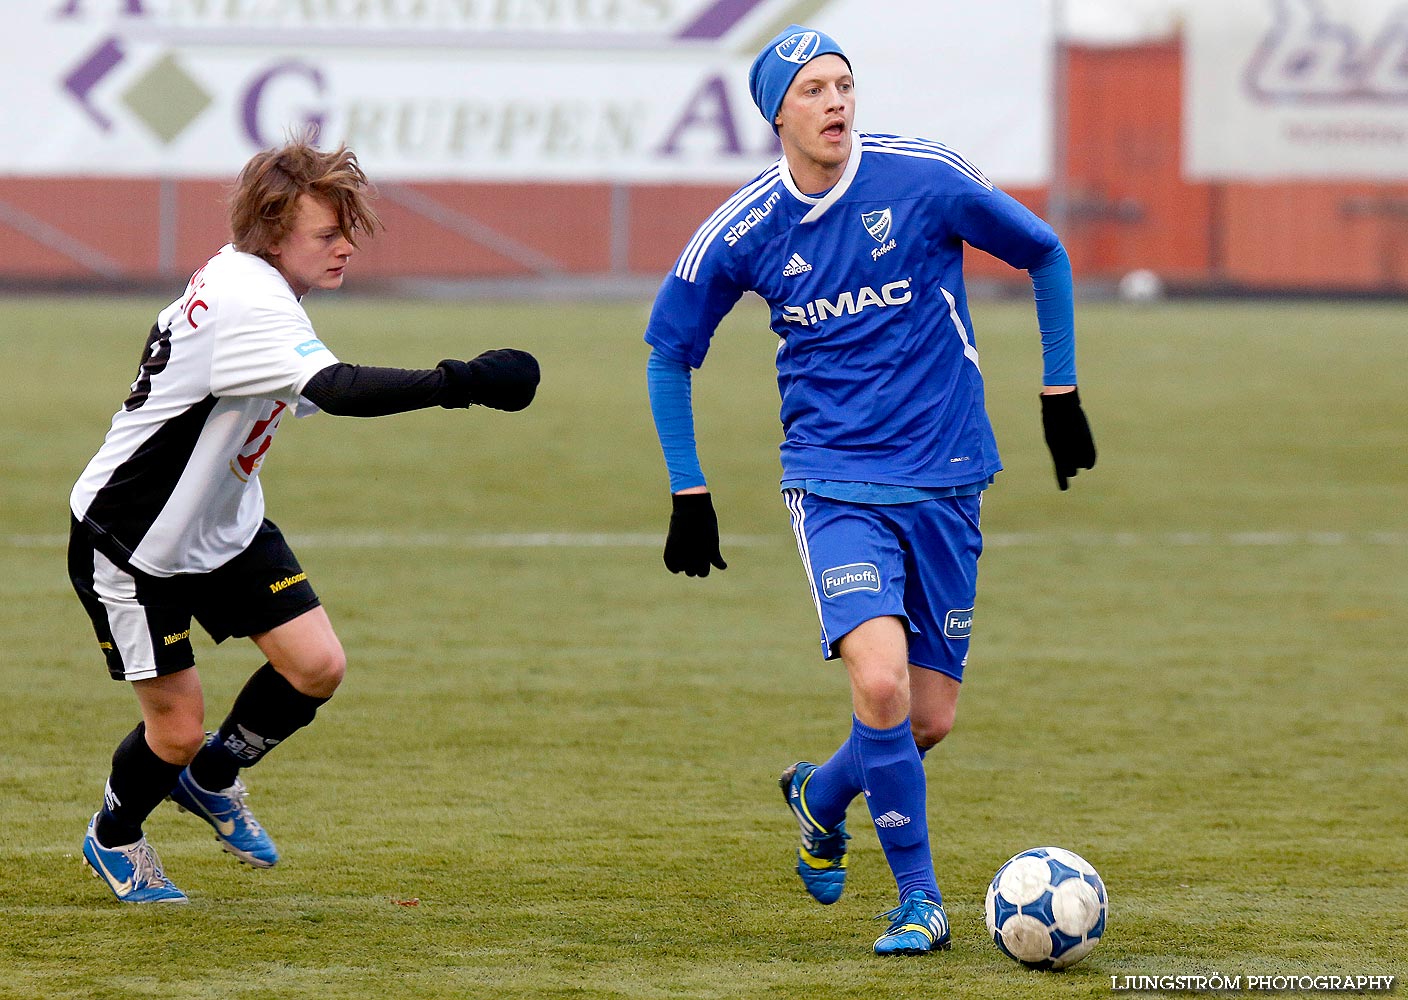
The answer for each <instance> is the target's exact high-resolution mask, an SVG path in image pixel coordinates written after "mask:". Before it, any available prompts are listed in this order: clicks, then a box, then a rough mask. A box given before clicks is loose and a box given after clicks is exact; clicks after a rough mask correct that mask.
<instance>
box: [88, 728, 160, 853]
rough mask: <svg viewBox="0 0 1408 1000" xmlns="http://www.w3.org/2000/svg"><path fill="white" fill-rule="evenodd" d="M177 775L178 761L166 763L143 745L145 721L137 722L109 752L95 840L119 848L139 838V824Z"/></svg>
mask: <svg viewBox="0 0 1408 1000" xmlns="http://www.w3.org/2000/svg"><path fill="white" fill-rule="evenodd" d="M180 774H181V765H180V764H168V763H167V762H166V761H164V760H162V759H161V758H160V757H158V756H157V755H156V753H155V752H154V751H153V750H152V748H151V747H149V746H147V724H146V723H145V722H139V723H137V728H136V729H134V730H132V731H131V732H130V733H128V734H127V736H126V738H124V739H123V741H122V742H121V743H119V744H118V745H117V749H116V750H114V751H113V754H112V773H111V774H110V775H109V776H108V786H107V788H105V789H104V790H103V811H102V812H100V813H99V814H98V822H97V829H96V832H97V835H98V843H100V844H102V845H103V846H104V847H122V846H124V845H126V844H133V843H136V842H137V841H138V840H141V839H142V823H143V822H145V820H146V818H147V817H148V816H150V815H151V814H152V810H153V809H155V808H156V807H157V806H158V805H160V804H161V800H162V799H164V798H166V796H167V794H168V793H169V792H170V791H171V789H172V788H174V787H175V786H176V778H177V777H178V776H179V775H180Z"/></svg>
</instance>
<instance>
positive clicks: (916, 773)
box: [849, 719, 940, 900]
mask: <svg viewBox="0 0 1408 1000" xmlns="http://www.w3.org/2000/svg"><path fill="white" fill-rule="evenodd" d="M849 742H850V744H851V747H852V749H853V750H854V751H855V756H856V760H857V762H858V765H859V770H860V773H861V778H862V780H863V781H864V783H865V785H864V789H863V790H864V791H865V799H866V805H868V806H869V807H870V815H871V818H872V819H874V820H875V834H876V836H877V837H879V838H880V846H881V847H882V848H884V850H885V860H886V861H888V862H889V863H890V871H892V872H893V873H894V876H895V884H896V885H897V886H898V887H899V891H900V899H901V900H903V899H904V898H905V897H906V896H908V895H909V894H910V893H911V892H914V891H915V890H916V889H923V890H924V891H925V892H927V893H929V895H930V898H932V899H934V900H939V899H940V896H939V886H938V882H937V880H936V879H935V877H934V858H933V856H932V855H931V854H930V853H929V820H928V817H927V816H926V814H925V808H926V801H927V795H926V791H927V790H926V788H925V784H924V765H923V764H922V763H921V762H920V760H919V750H918V748H917V747H916V746H915V745H914V734H913V732H912V731H911V730H910V727H909V720H908V719H905V720H904V721H903V722H902V723H900V724H899V725H898V726H895V727H894V728H893V729H871V728H870V727H869V726H867V725H866V724H865V723H863V722H861V721H860V720H859V719H856V720H854V721H853V722H852V723H851V738H850V740H849Z"/></svg>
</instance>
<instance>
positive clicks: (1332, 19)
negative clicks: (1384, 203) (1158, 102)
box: [1183, 0, 1408, 180]
mask: <svg viewBox="0 0 1408 1000" xmlns="http://www.w3.org/2000/svg"><path fill="white" fill-rule="evenodd" d="M1191 15H1192V16H1191V19H1190V23H1189V26H1188V34H1187V41H1186V49H1185V60H1186V65H1185V73H1184V106H1183V121H1184V144H1183V148H1184V169H1185V172H1186V173H1187V174H1188V175H1189V176H1190V177H1191V178H1193V179H1196V180H1220V179H1223V180H1276V179H1313V178H1320V179H1325V178H1336V179H1350V178H1364V179H1373V180H1391V179H1398V180H1402V179H1404V178H1408V2H1405V0H1333V2H1330V0H1248V2H1246V3H1236V4H1229V3H1226V2H1223V0H1216V2H1213V0H1197V2H1196V3H1194V4H1193V6H1192V10H1191Z"/></svg>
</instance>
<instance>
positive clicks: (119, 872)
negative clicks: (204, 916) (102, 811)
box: [83, 813, 189, 903]
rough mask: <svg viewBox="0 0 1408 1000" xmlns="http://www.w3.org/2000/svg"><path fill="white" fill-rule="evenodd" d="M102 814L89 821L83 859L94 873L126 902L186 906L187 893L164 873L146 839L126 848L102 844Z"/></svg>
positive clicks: (159, 861) (94, 815) (120, 900)
mask: <svg viewBox="0 0 1408 1000" xmlns="http://www.w3.org/2000/svg"><path fill="white" fill-rule="evenodd" d="M97 823H98V813H94V814H93V818H92V819H91V820H89V821H88V833H87V834H86V835H85V836H84V837H83V860H84V862H86V863H87V865H88V867H89V868H91V869H92V871H93V874H94V875H96V876H97V877H98V878H100V879H102V880H103V881H104V882H106V883H107V887H108V888H109V889H111V890H112V894H113V895H114V896H116V897H117V898H118V901H119V902H122V903H186V902H189V900H188V899H186V894H185V893H184V892H182V891H181V890H180V889H178V888H176V887H175V886H174V885H172V884H171V880H170V879H169V878H167V877H166V875H165V873H163V872H162V870H161V860H160V859H159V858H158V857H157V856H156V851H154V850H152V848H151V845H150V844H148V843H147V838H146V837H143V838H142V839H141V840H139V841H137V842H136V843H135V844H128V845H126V846H125V847H104V846H103V845H102V844H100V843H98V835H97V832H96V827H97Z"/></svg>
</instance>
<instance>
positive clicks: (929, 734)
mask: <svg viewBox="0 0 1408 1000" xmlns="http://www.w3.org/2000/svg"><path fill="white" fill-rule="evenodd" d="M909 725H910V728H911V729H913V730H914V743H915V745H916V746H917V747H919V749H920V750H928V749H930V748H931V747H935V746H938V744H939V743H941V742H942V741H943V738H944V737H945V736H947V735H948V734H949V733H951V732H952V731H953V716H952V715H951V714H950V715H947V716H943V717H938V718H913V717H911V718H910V720H909Z"/></svg>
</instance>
